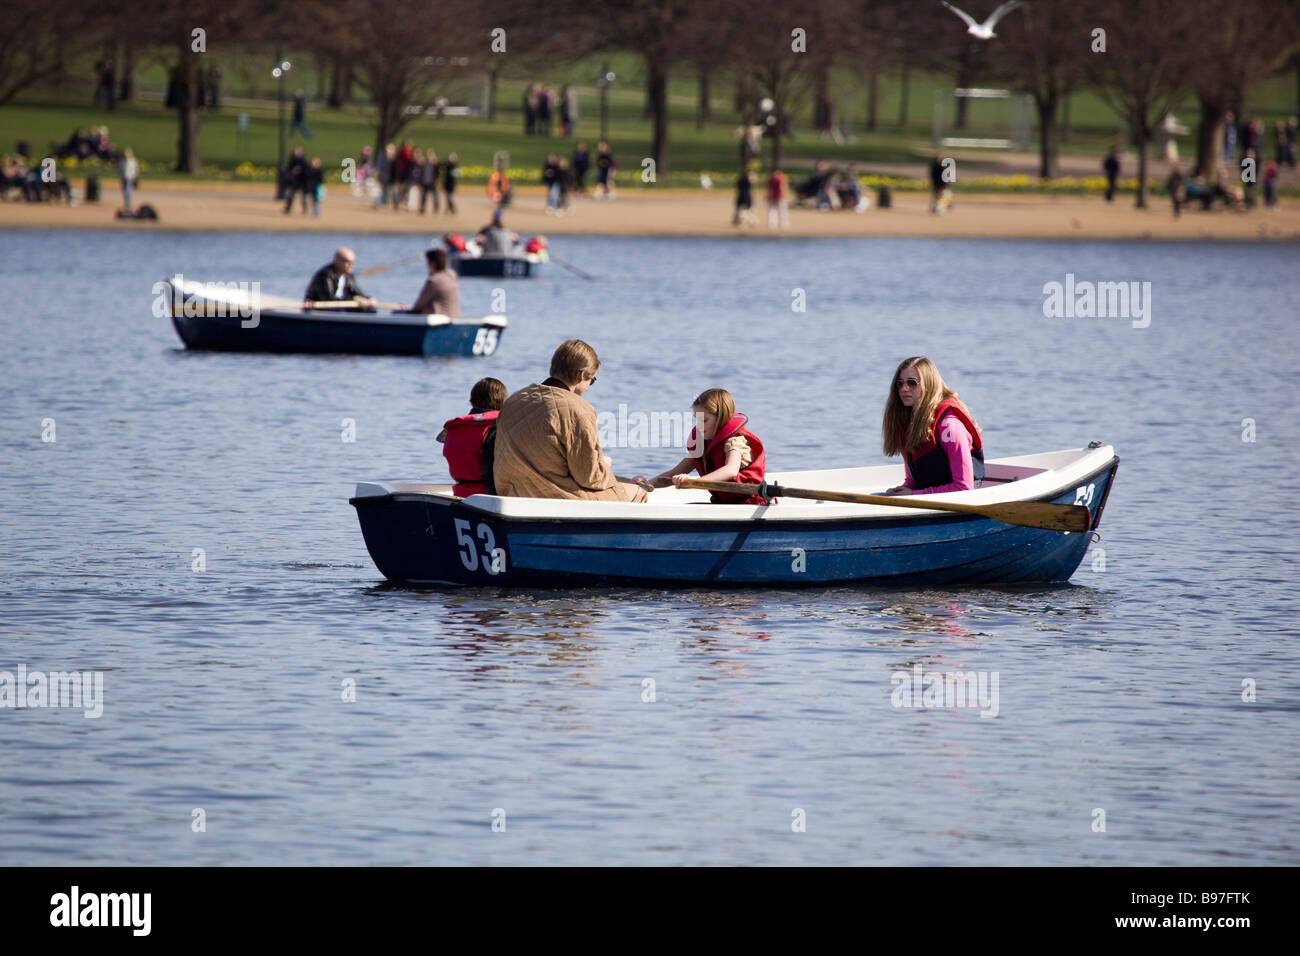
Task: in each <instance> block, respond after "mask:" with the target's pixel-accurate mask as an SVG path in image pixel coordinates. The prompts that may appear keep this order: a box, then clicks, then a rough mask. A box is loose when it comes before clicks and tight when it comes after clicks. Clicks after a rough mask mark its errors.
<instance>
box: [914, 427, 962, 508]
mask: <svg viewBox="0 0 1300 956" xmlns="http://www.w3.org/2000/svg"><path fill="white" fill-rule="evenodd" d="M938 444H939V447H940V448H942V449H943V450H944V452H945V453H946V454H947V456H948V470H949V471H951V472H952V477H953V480H952V481H951V482H949V483H948V484H946V485H935V486H934V487H933V488H920V489H918V488H917V487H916V485H914V484H913V483H912V469H911V468H909V467H908V464H907V459H906V458H904V459H903V471H904V472H905V473H906V475H907V480H906V481H904V482H903V485H904V486H905V487H907V488H912V489H914V490H915V491H916V493H917V494H918V495H937V494H941V493H942V492H945V491H970V490H971V489H972V488H974V487H975V468H974V466H973V465H972V464H971V459H970V448H971V437H970V432H969V431H967V430H966V426H965V425H963V424H962V423H961V419H960V418H958V417H957V416H956V415H944V416H943V418H941V419H939V441H938Z"/></svg>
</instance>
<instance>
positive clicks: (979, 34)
mask: <svg viewBox="0 0 1300 956" xmlns="http://www.w3.org/2000/svg"><path fill="white" fill-rule="evenodd" d="M939 2H940V3H942V4H943V5H944V6H945V7H947V8H948V9H949V10H951V11H952V12H953V13H955V14H957V16H959V17H961V18H962V19H963V20H965V21H966V27H967V29H966V32H967V33H969V34H970V35H971V36H973V37H975V39H977V40H990V39H992V38H993V37H995V36H997V34H996V33H994V32H993V28H994V27H995V26H997V25H998V21H999V20H1001V19H1002V18H1003V17H1005V16H1006V15H1007V14H1008V13H1010V12H1011V11H1012V10H1014V9H1015V8H1016V7H1018V6H1020V0H1007V2H1006V3H1004V4H1002V6H1000V7H998V8H997V9H996V10H994V11H993V13H991V14H990V15H989V18H988V19H987V20H985V21H984V22H983V23H976V22H975V20H974V19H973V18H972V17H971V15H970V14H968V13H966V12H965V11H964V10H958V9H957V8H956V7H954V6H953V5H952V4H951V3H949V2H948V0H939Z"/></svg>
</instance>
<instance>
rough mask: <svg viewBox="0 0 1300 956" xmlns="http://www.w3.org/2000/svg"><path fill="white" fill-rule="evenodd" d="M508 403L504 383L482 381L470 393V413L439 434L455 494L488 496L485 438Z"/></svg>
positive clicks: (452, 420)
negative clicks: (485, 477) (484, 459)
mask: <svg viewBox="0 0 1300 956" xmlns="http://www.w3.org/2000/svg"><path fill="white" fill-rule="evenodd" d="M505 401H506V387H505V385H504V384H502V383H501V382H499V381H497V380H496V379H495V378H481V379H479V380H478V381H477V382H475V383H474V387H473V388H472V389H471V390H470V393H469V404H470V409H469V414H468V415H458V416H457V417H456V418H453V419H451V421H449V422H447V424H446V425H444V426H443V428H442V431H441V432H440V433H439V434H438V441H440V442H442V443H443V445H442V454H443V456H444V457H445V458H446V459H447V467H448V469H449V470H450V471H451V477H452V480H453V481H454V482H456V484H455V485H454V486H453V487H452V489H451V490H452V493H453V494H455V495H457V496H459V497H461V498H468V497H469V496H470V495H484V494H487V493H488V487H487V485H486V484H484V482H483V439H484V438H486V437H487V433H488V431H489V429H491V428H494V427H495V426H496V421H497V415H498V414H499V413H500V411H501V406H502V405H504V404H505Z"/></svg>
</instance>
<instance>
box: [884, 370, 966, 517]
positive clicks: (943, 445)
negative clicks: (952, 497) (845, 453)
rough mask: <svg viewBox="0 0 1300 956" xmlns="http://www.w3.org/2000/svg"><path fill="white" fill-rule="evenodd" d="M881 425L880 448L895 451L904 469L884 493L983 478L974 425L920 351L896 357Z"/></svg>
mask: <svg viewBox="0 0 1300 956" xmlns="http://www.w3.org/2000/svg"><path fill="white" fill-rule="evenodd" d="M881 430H882V431H883V432H884V438H885V454H886V455H898V454H901V455H902V456H903V470H904V473H905V474H906V479H905V480H904V481H903V483H902V484H901V485H897V486H896V487H893V488H890V489H889V490H888V491H886V492H885V494H887V495H934V494H940V493H942V492H946V491H969V490H971V489H972V488H975V487H977V486H978V484H979V482H980V481H981V480H983V478H984V442H983V439H982V437H981V434H980V427H979V425H978V424H977V423H976V421H975V419H974V418H973V417H972V416H971V413H970V411H969V410H968V409H967V408H966V406H965V405H964V404H963V403H962V400H961V399H960V398H959V397H958V396H957V393H956V392H954V391H953V390H952V389H950V388H949V387H948V386H947V385H945V384H944V382H943V376H941V375H940V374H939V369H938V368H936V367H935V364H934V362H932V361H930V359H928V358H926V357H925V356H924V355H918V356H915V357H913V358H907V359H903V361H902V362H901V363H899V366H898V371H896V372H895V373H894V379H893V381H892V382H891V383H890V391H889V400H888V401H887V402H886V403H885V417H884V422H883V423H882V425H881Z"/></svg>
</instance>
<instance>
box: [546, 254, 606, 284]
mask: <svg viewBox="0 0 1300 956" xmlns="http://www.w3.org/2000/svg"><path fill="white" fill-rule="evenodd" d="M551 261H552V262H554V263H555V264H556V265H557V266H564V268H566V269H568V270H569V271H570V272H572V273H573V274H574V275H575V276H579V277H581V278H583V279H592V280H594V279H595V278H596V277H595V276H594V275H592V274H591V273H590V272H583V271H582V270H581V269H579V268H578V267H577V266H575V265H570V264H569V263H567V262H565V261H564V260H563V259H559V258H557V257H556V256H555V255H554V254H552V255H551Z"/></svg>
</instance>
